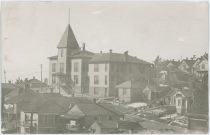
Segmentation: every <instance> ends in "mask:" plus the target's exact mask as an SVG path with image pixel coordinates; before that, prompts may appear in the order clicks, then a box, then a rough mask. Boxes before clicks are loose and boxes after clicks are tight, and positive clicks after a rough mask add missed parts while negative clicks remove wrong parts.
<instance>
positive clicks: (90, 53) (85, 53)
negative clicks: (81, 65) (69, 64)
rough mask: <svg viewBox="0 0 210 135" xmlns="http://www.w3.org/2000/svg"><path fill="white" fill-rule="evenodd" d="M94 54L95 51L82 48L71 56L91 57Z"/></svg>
mask: <svg viewBox="0 0 210 135" xmlns="http://www.w3.org/2000/svg"><path fill="white" fill-rule="evenodd" d="M93 55H94V53H92V52H90V51H87V50H81V51H79V52H77V53H75V54H74V55H72V56H71V58H91V57H92V56H93Z"/></svg>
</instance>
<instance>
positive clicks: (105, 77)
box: [105, 75, 107, 85]
mask: <svg viewBox="0 0 210 135" xmlns="http://www.w3.org/2000/svg"><path fill="white" fill-rule="evenodd" d="M105 85H107V76H106V75H105Z"/></svg>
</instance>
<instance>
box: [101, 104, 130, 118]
mask: <svg viewBox="0 0 210 135" xmlns="http://www.w3.org/2000/svg"><path fill="white" fill-rule="evenodd" d="M98 105H100V106H101V107H103V108H105V109H106V110H109V111H111V112H113V113H115V114H117V115H119V116H122V115H124V114H125V113H126V112H127V109H126V110H125V108H123V107H120V106H119V105H113V104H110V103H99V104H98Z"/></svg>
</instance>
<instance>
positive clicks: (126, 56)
mask: <svg viewBox="0 0 210 135" xmlns="http://www.w3.org/2000/svg"><path fill="white" fill-rule="evenodd" d="M124 55H125V61H128V51H125V52H124Z"/></svg>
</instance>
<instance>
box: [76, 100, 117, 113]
mask: <svg viewBox="0 0 210 135" xmlns="http://www.w3.org/2000/svg"><path fill="white" fill-rule="evenodd" d="M77 106H78V107H79V109H80V110H81V111H82V112H83V113H84V114H85V115H86V116H97V115H113V112H111V111H108V110H106V109H104V108H103V107H101V106H99V105H97V104H95V103H92V104H84V103H83V104H77Z"/></svg>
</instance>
